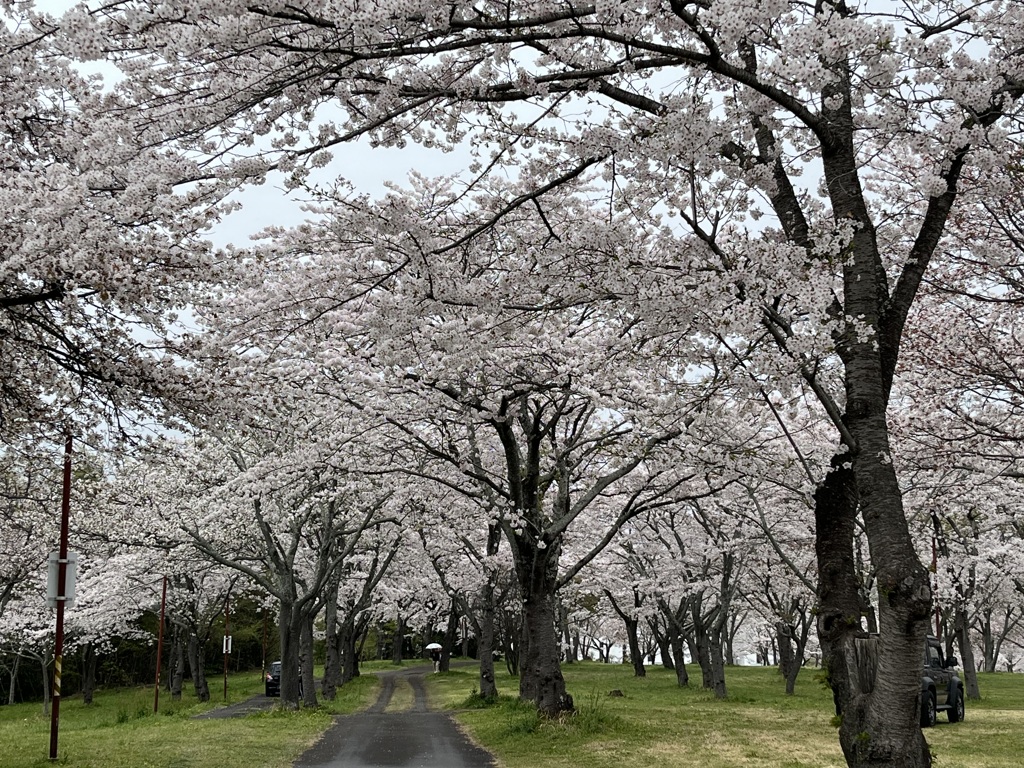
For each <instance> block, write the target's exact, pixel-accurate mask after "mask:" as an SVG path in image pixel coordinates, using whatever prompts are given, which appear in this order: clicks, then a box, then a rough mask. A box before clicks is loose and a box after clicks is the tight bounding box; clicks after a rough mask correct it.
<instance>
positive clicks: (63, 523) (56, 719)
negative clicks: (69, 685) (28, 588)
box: [50, 432, 71, 760]
mask: <svg viewBox="0 0 1024 768" xmlns="http://www.w3.org/2000/svg"><path fill="white" fill-rule="evenodd" d="M70 516H71V433H70V432H67V433H66V434H65V436H64V488H63V491H62V493H61V502H60V550H59V551H58V554H57V636H56V638H55V639H54V642H53V703H52V706H51V708H50V759H51V760H56V759H57V732H58V730H59V727H60V667H61V662H62V661H63V657H64V601H65V599H66V598H65V592H66V586H67V576H68V518H69V517H70Z"/></svg>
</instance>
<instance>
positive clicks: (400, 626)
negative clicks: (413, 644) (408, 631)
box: [391, 614, 405, 664]
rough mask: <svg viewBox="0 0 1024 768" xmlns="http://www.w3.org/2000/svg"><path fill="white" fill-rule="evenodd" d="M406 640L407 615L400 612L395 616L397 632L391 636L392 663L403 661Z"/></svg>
mask: <svg viewBox="0 0 1024 768" xmlns="http://www.w3.org/2000/svg"><path fill="white" fill-rule="evenodd" d="M404 642H405V617H404V616H402V615H401V614H399V615H398V616H397V617H396V618H395V634H394V637H392V638H391V663H392V664H401V663H402V653H403V649H402V645H403V644H404Z"/></svg>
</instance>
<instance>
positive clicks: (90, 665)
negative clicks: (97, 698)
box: [82, 643, 96, 704]
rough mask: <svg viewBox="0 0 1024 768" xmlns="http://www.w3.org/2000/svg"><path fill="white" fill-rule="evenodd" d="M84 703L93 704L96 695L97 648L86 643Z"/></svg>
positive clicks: (83, 659)
mask: <svg viewBox="0 0 1024 768" xmlns="http://www.w3.org/2000/svg"><path fill="white" fill-rule="evenodd" d="M82 666H83V669H82V701H83V702H84V703H85V704H92V700H93V695H94V694H95V693H96V646H95V645H93V644H92V643H86V645H85V650H84V652H83V658H82Z"/></svg>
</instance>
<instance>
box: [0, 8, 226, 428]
mask: <svg viewBox="0 0 1024 768" xmlns="http://www.w3.org/2000/svg"><path fill="white" fill-rule="evenodd" d="M3 18H4V23H3V24H2V26H0V81H2V82H3V88H2V91H3V95H2V96H0V125H2V128H0V201H2V205H3V208H4V210H5V212H6V214H5V217H4V222H3V225H2V227H3V229H2V233H0V239H2V246H0V328H2V332H0V358H2V359H3V360H4V366H3V374H2V379H0V437H2V438H3V439H4V441H7V440H9V439H13V438H14V437H15V436H17V435H18V434H21V433H27V432H29V433H30V432H35V433H36V434H40V433H46V432H49V433H50V434H53V433H54V432H56V434H57V435H58V436H59V435H60V433H61V431H62V430H63V429H65V428H72V429H73V431H77V432H81V431H83V430H85V429H88V428H90V427H92V426H97V425H104V426H107V427H109V426H114V427H115V428H120V429H127V428H128V427H129V425H130V424H133V423H135V422H138V421H139V420H140V419H145V418H148V417H150V416H151V415H152V414H155V413H158V412H163V413H166V412H167V411H168V410H176V409H177V408H180V407H181V406H183V405H185V404H191V405H192V406H195V407H199V406H200V405H201V404H202V403H203V400H204V394H203V393H202V392H200V391H197V390H196V389H193V388H191V387H189V386H187V385H186V376H185V374H184V372H183V370H182V369H181V368H180V366H177V365H175V364H174V359H175V358H176V357H177V356H179V355H180V354H181V350H180V338H179V336H180V328H179V327H176V326H177V324H178V322H179V320H180V317H181V313H182V311H183V310H184V309H185V307H186V306H187V304H188V302H189V301H190V297H191V295H192V293H193V292H194V291H196V290H199V289H200V288H201V287H205V286H209V285H211V284H215V283H216V281H217V279H218V278H217V274H218V265H217V261H216V258H215V257H214V256H213V255H212V253H211V251H210V249H209V247H208V246H207V245H206V244H205V242H204V241H203V240H201V239H200V237H199V234H200V233H201V232H202V231H203V230H204V229H206V228H207V227H208V226H209V224H210V223H211V222H212V221H213V220H214V219H215V218H216V216H217V215H218V214H219V208H218V206H219V202H218V201H219V200H221V199H222V197H223V195H224V194H226V192H227V190H228V189H229V186H228V185H225V184H224V183H222V182H219V181H217V180H216V179H212V178H211V177H210V174H209V173H206V172H204V171H203V170H201V169H200V168H199V166H198V165H197V164H196V163H195V162H194V161H193V160H190V159H188V158H187V157H186V156H185V155H184V154H183V153H181V152H180V151H176V150H173V149H169V148H167V147H166V146H160V143H159V142H160V136H158V135H157V134H156V133H154V126H153V125H152V124H150V125H149V126H148V127H146V126H144V125H143V122H145V121H144V119H141V118H139V115H138V113H137V112H132V111H131V110H129V109H128V108H127V106H128V105H127V104H126V102H125V101H124V100H123V99H121V98H119V97H118V96H117V95H115V94H114V93H113V91H112V90H111V88H109V87H104V86H103V83H102V82H101V81H99V80H98V79H96V78H93V77H87V76H85V75H83V74H81V73H80V72H79V70H78V69H77V68H76V66H75V60H74V58H73V57H75V58H78V59H80V58H82V57H84V56H86V54H88V53H89V52H90V51H91V50H93V48H92V46H91V44H90V43H89V42H86V41H83V40H81V39H79V40H78V42H77V43H75V44H69V42H68V39H67V38H66V37H62V36H61V34H60V33H59V27H58V25H57V23H56V21H55V20H54V19H52V18H49V17H47V16H45V15H42V14H39V13H36V12H35V11H34V10H32V8H31V7H30V6H23V5H18V6H17V7H15V6H12V5H10V4H5V6H4V12H3ZM204 178H205V179H206V180H204ZM172 402H173V405H172ZM168 405H171V408H170V409H168V407H167V406H168ZM72 417H73V418H74V420H75V423H76V426H74V427H70V420H71V419H72Z"/></svg>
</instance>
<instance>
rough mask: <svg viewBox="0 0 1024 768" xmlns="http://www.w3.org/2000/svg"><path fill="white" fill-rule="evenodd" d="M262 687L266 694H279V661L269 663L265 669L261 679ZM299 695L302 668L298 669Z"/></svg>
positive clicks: (300, 693)
mask: <svg viewBox="0 0 1024 768" xmlns="http://www.w3.org/2000/svg"><path fill="white" fill-rule="evenodd" d="M263 685H264V689H265V692H266V694H267V696H280V695H281V662H280V661H275V662H273V663H272V664H271V665H270V669H268V670H267V674H266V677H265V678H264V681H263ZM299 697H300V698H301V697H302V670H301V669H300V670H299Z"/></svg>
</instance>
